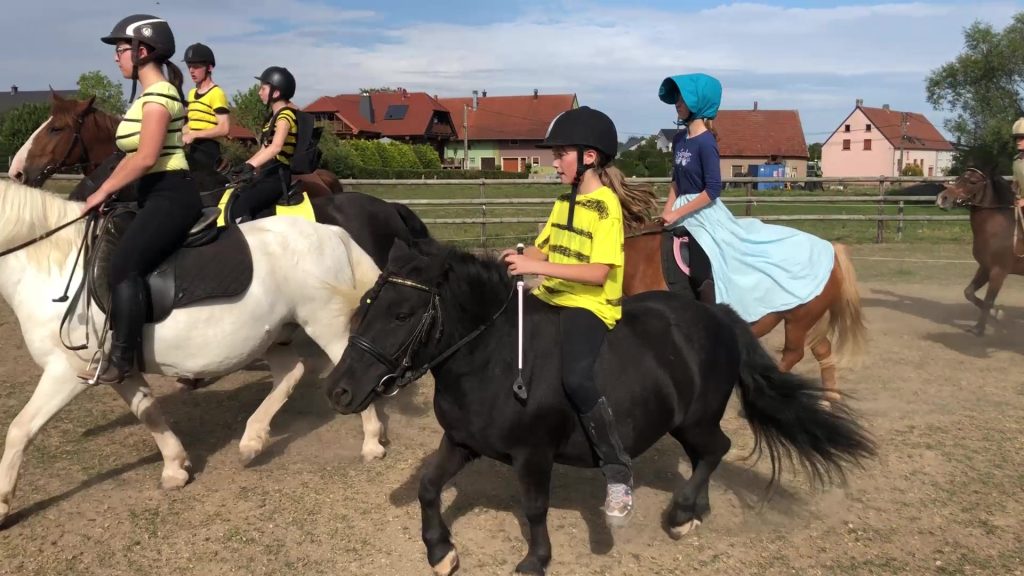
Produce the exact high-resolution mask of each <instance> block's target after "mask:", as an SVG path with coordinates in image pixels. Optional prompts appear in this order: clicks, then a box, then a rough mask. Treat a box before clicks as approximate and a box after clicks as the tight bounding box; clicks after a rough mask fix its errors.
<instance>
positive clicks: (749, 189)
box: [743, 182, 754, 216]
mask: <svg viewBox="0 0 1024 576" xmlns="http://www.w3.org/2000/svg"><path fill="white" fill-rule="evenodd" d="M743 190H744V191H745V192H746V193H747V204H746V206H745V207H744V209H743V213H744V215H746V216H751V215H752V214H753V213H754V202H753V200H752V199H751V196H753V194H754V185H753V184H752V183H750V182H744V183H743Z"/></svg>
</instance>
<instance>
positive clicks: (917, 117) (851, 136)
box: [821, 100, 953, 177]
mask: <svg viewBox="0 0 1024 576" xmlns="http://www.w3.org/2000/svg"><path fill="white" fill-rule="evenodd" d="M952 163H953V145H952V144H950V143H949V141H947V140H946V139H945V138H944V137H943V136H942V134H940V133H939V131H938V130H936V129H935V126H933V125H932V123H931V122H929V121H928V119H927V118H925V117H924V115H923V114H918V113H916V112H898V111H895V110H892V109H890V108H889V105H888V104H886V105H884V106H882V107H881V108H869V107H867V106H864V103H863V101H862V100H857V106H856V108H854V109H853V112H851V113H850V114H849V116H847V117H846V119H845V120H843V122H842V123H841V124H840V125H839V127H838V128H836V130H835V132H833V133H832V135H831V136H829V138H828V140H826V141H825V143H824V144H823V145H822V147H821V171H822V175H823V176H827V177H855V176H867V177H874V176H899V174H900V172H901V170H902V169H903V166H907V165H911V164H915V165H918V166H920V167H921V172H922V173H923V174H924V175H925V176H944V175H945V174H946V171H947V170H948V169H949V167H950V166H951V165H952Z"/></svg>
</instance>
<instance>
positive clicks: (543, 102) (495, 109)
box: [438, 90, 579, 172]
mask: <svg viewBox="0 0 1024 576" xmlns="http://www.w3.org/2000/svg"><path fill="white" fill-rule="evenodd" d="M438 102H440V104H441V105H442V106H444V107H445V108H446V109H448V111H449V112H450V113H451V117H452V119H453V120H454V123H455V130H456V134H455V138H453V139H451V140H449V141H448V142H447V145H446V146H445V149H444V157H443V158H444V161H445V164H446V165H450V166H452V165H453V166H458V167H463V166H465V168H466V169H469V170H502V171H506V172H523V171H525V170H526V169H527V166H530V167H531V169H532V167H538V168H540V169H541V170H543V169H545V167H550V166H551V161H552V156H551V151H550V150H546V149H540V148H537V144H539V143H540V142H542V141H543V140H544V137H545V136H547V132H548V127H549V126H550V125H551V122H552V120H554V119H555V117H556V116H558V115H559V114H561V113H562V112H564V111H566V110H569V109H572V108H578V107H579V102H578V101H577V100H576V95H575V94H540V93H539V91H537V90H534V91H533V94H530V95H526V96H488V95H487V91H486V90H484V91H483V93H482V94H476V91H474V95H473V96H471V97H468V98H439V99H438ZM467 147H468V148H469V155H468V157H469V162H468V165H466V164H464V158H465V157H466V156H465V154H464V151H465V149H466V148H467Z"/></svg>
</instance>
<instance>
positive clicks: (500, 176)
mask: <svg viewBox="0 0 1024 576" xmlns="http://www.w3.org/2000/svg"><path fill="white" fill-rule="evenodd" d="M335 174H337V173H335ZM338 177H339V178H341V177H342V176H341V175H340V174H338ZM344 177H345V178H355V179H358V180H464V179H465V180H477V179H488V180H515V179H521V178H526V173H525V172H502V171H501V170H441V169H437V170H422V169H417V170H410V169H391V168H369V167H366V166H357V167H356V168H355V170H353V174H352V175H351V176H348V175H346V176H344Z"/></svg>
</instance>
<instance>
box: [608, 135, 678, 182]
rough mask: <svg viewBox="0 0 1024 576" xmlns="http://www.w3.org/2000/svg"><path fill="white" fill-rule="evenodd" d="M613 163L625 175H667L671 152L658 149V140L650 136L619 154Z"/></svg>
mask: <svg viewBox="0 0 1024 576" xmlns="http://www.w3.org/2000/svg"><path fill="white" fill-rule="evenodd" d="M615 165H616V166H618V167H619V169H620V170H622V172H623V173H624V174H625V175H626V176H636V177H639V178H656V177H665V176H668V175H669V174H670V173H671V171H672V153H671V152H662V151H661V150H658V140H657V138H656V137H654V136H650V137H648V138H646V139H644V141H643V142H642V143H640V144H639V145H638V146H637V147H636V148H635V149H633V150H626V151H625V152H622V153H621V154H619V157H618V159H617V160H616V161H615Z"/></svg>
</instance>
